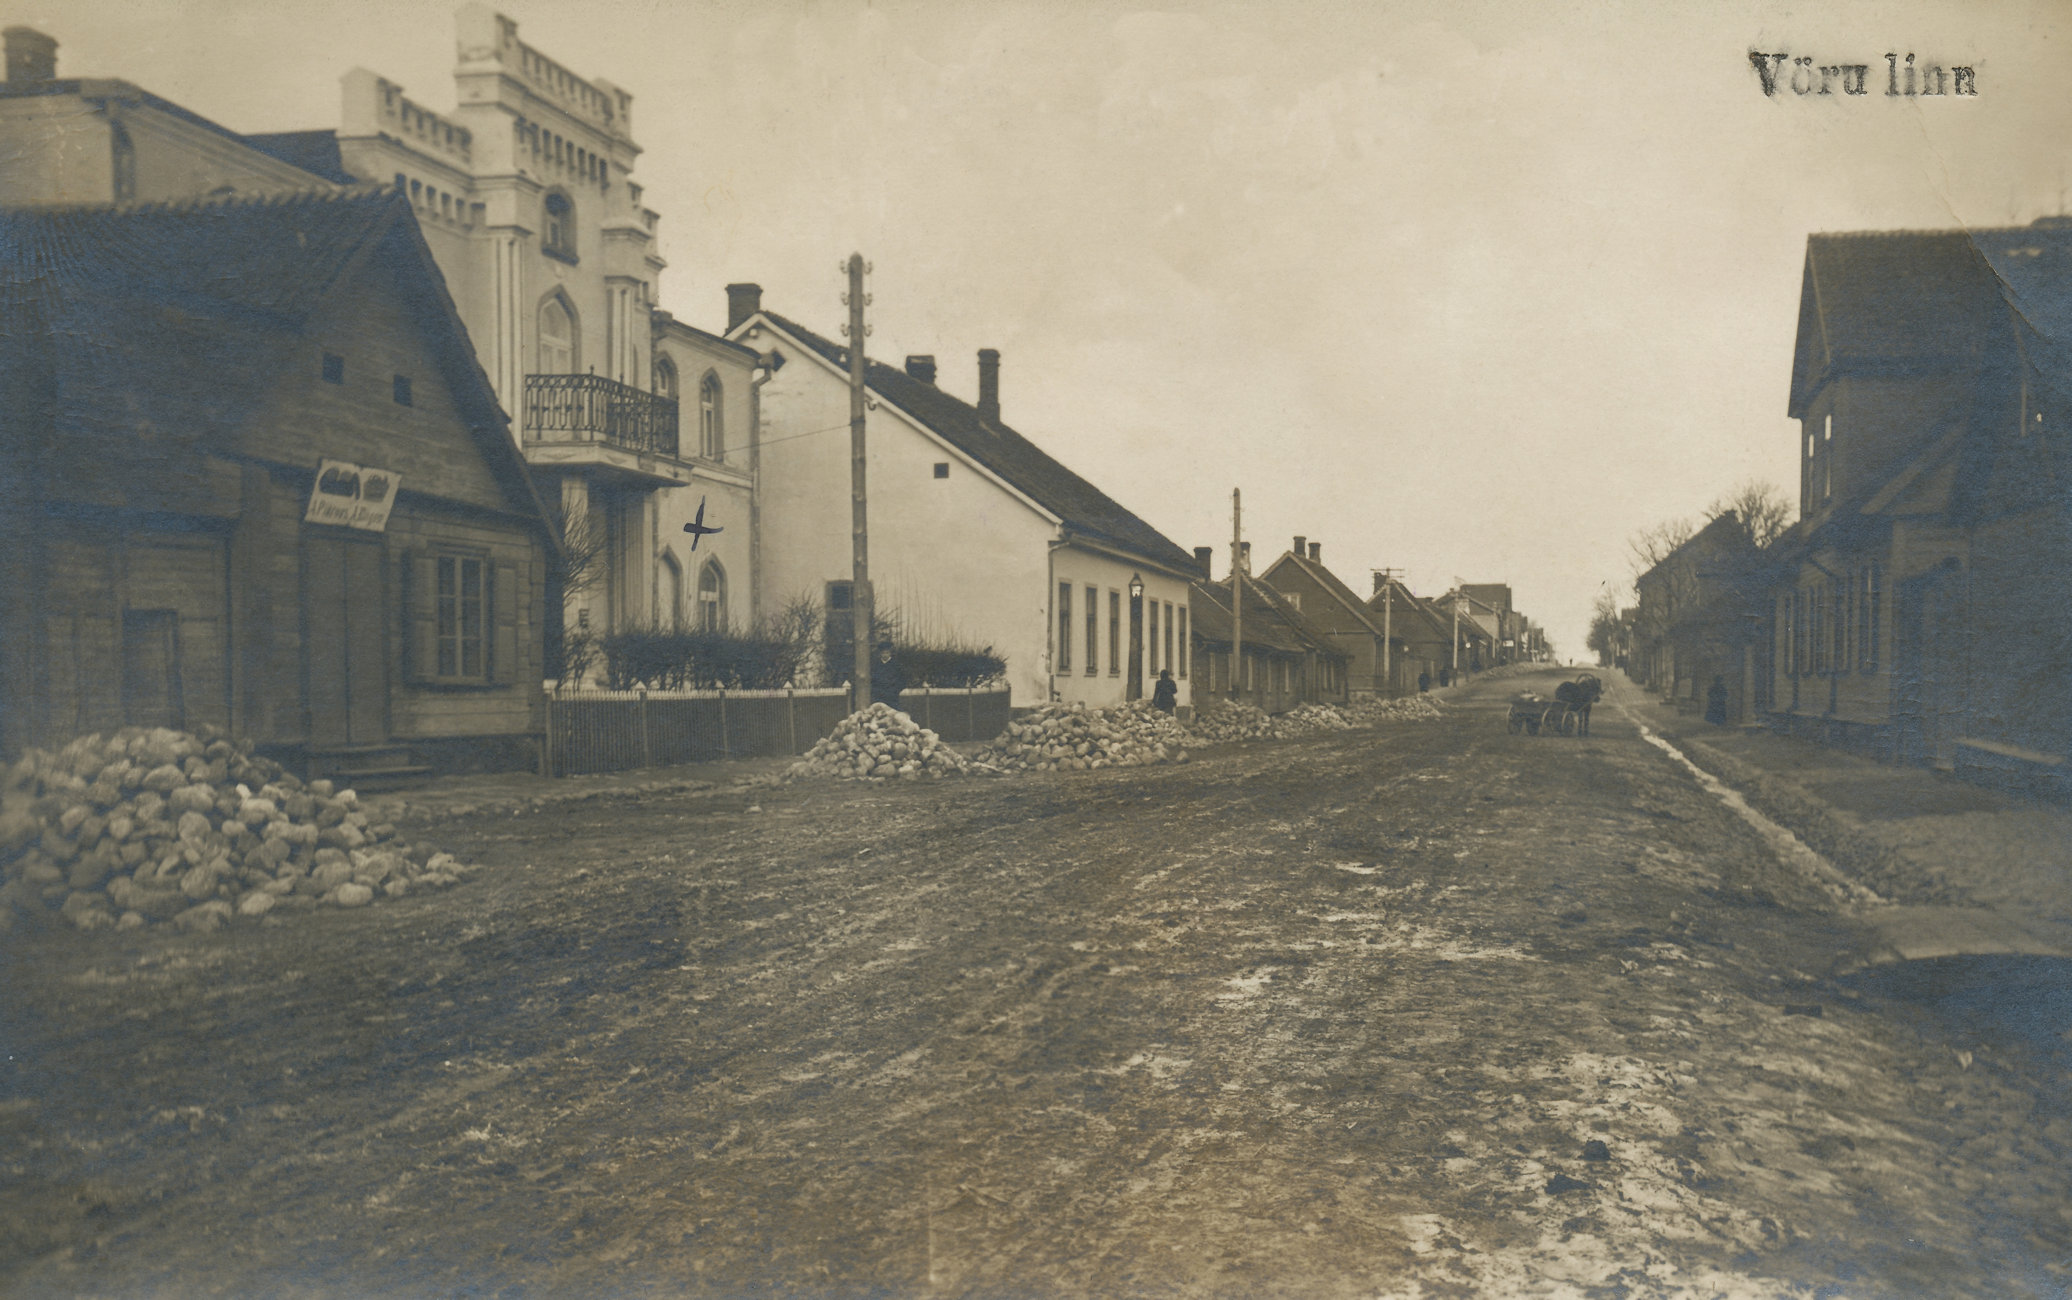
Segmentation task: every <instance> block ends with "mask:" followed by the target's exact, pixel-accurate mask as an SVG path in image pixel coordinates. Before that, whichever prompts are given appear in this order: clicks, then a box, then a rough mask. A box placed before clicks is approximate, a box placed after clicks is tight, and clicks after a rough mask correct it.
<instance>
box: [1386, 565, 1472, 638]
mask: <svg viewBox="0 0 2072 1300" xmlns="http://www.w3.org/2000/svg"><path fill="white" fill-rule="evenodd" d="M1387 583H1388V586H1387V588H1386V591H1387V595H1386V598H1384V595H1383V593H1382V592H1379V591H1377V592H1375V593H1374V594H1373V595H1372V596H1370V597H1368V599H1367V611H1368V613H1369V614H1371V615H1373V616H1374V618H1375V620H1376V621H1377V622H1382V623H1384V624H1385V625H1386V626H1387V628H1388V630H1389V635H1390V636H1391V637H1393V638H1394V639H1395V640H1398V641H1402V642H1405V643H1408V642H1411V641H1446V642H1451V641H1452V640H1453V622H1452V620H1451V619H1449V618H1441V617H1440V616H1439V613H1438V611H1437V610H1435V609H1433V608H1432V605H1431V603H1430V602H1429V601H1426V600H1421V599H1419V598H1418V597H1417V596H1415V595H1413V594H1412V593H1411V591H1410V588H1408V587H1406V586H1404V585H1403V584H1402V583H1401V582H1399V581H1397V580H1396V579H1394V578H1390V579H1388V580H1387ZM1384 599H1386V602H1387V604H1388V609H1387V611H1386V617H1384V611H1383V609H1382V605H1383V602H1384Z"/></svg>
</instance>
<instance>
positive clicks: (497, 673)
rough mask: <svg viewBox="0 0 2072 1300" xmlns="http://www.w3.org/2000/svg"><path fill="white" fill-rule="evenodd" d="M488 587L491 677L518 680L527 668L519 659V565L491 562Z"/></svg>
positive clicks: (490, 678)
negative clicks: (490, 577)
mask: <svg viewBox="0 0 2072 1300" xmlns="http://www.w3.org/2000/svg"><path fill="white" fill-rule="evenodd" d="M492 568H493V570H494V581H492V582H491V584H490V588H489V625H490V629H491V631H490V642H489V680H491V681H493V682H515V681H517V680H518V677H519V674H520V673H521V672H522V671H523V670H524V665H523V664H521V663H519V662H518V566H516V565H514V564H498V565H494V566H492Z"/></svg>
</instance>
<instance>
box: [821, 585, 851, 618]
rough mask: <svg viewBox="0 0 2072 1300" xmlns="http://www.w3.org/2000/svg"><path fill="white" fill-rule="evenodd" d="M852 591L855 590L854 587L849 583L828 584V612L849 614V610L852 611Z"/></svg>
mask: <svg viewBox="0 0 2072 1300" xmlns="http://www.w3.org/2000/svg"><path fill="white" fill-rule="evenodd" d="M852 589H853V585H852V584H850V583H847V582H830V583H828V584H827V608H828V612H830V613H844V614H846V613H848V612H849V609H850V603H849V597H850V592H851V591H852Z"/></svg>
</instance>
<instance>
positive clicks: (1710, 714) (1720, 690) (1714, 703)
mask: <svg viewBox="0 0 2072 1300" xmlns="http://www.w3.org/2000/svg"><path fill="white" fill-rule="evenodd" d="M1705 720H1706V721H1707V722H1709V723H1711V724H1712V725H1713V726H1715V727H1724V726H1726V725H1727V679H1726V678H1724V677H1721V676H1719V675H1717V674H1715V675H1714V676H1713V679H1712V685H1711V686H1709V687H1707V688H1706V690H1705Z"/></svg>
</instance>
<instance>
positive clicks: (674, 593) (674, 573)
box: [662, 546, 684, 632]
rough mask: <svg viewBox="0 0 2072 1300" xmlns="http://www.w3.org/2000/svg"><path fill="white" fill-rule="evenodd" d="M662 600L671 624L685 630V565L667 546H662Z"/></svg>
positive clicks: (678, 629)
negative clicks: (678, 560)
mask: <svg viewBox="0 0 2072 1300" xmlns="http://www.w3.org/2000/svg"><path fill="white" fill-rule="evenodd" d="M662 600H663V602H664V605H663V610H664V612H665V613H666V615H667V619H668V623H669V626H670V627H673V628H675V629H676V630H677V631H679V632H681V631H683V621H684V608H683V566H682V565H681V564H678V563H677V562H676V556H675V555H674V554H673V553H671V551H670V550H669V548H668V547H666V546H665V547H663V548H662Z"/></svg>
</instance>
